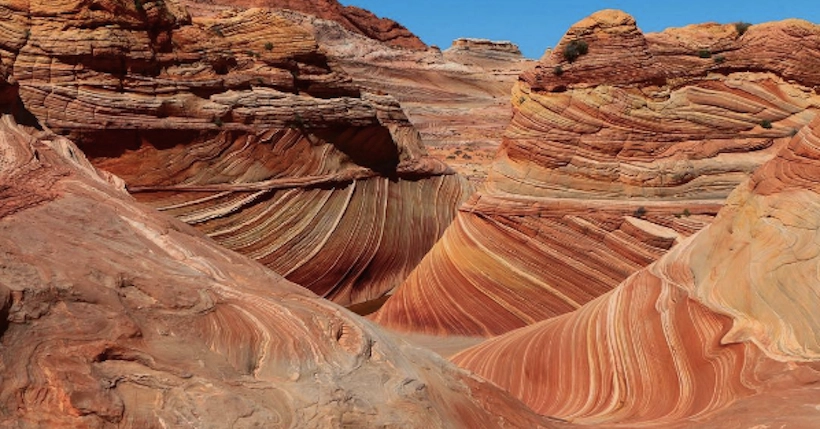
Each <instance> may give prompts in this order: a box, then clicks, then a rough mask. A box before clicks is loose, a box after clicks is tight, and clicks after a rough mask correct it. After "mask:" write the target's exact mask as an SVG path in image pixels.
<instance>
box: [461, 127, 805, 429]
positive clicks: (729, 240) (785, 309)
mask: <svg viewBox="0 0 820 429" xmlns="http://www.w3.org/2000/svg"><path fill="white" fill-rule="evenodd" d="M818 231H820V118H818V119H815V120H814V121H813V123H812V125H811V126H809V127H806V128H803V130H802V131H801V132H800V133H798V134H797V136H795V138H794V139H793V140H791V142H790V143H789V144H788V146H787V147H785V148H784V149H783V150H781V151H780V152H779V153H778V155H777V156H776V157H775V158H774V159H773V160H771V161H769V162H768V163H766V164H765V165H764V166H763V167H761V168H760V169H758V170H757V171H756V172H755V174H754V175H753V176H752V178H751V180H749V181H747V182H745V183H743V184H741V185H740V186H739V187H738V189H737V190H735V191H734V192H733V193H732V194H731V195H730V196H729V198H728V201H727V203H726V206H725V207H724V208H723V209H722V210H721V212H720V213H719V214H718V216H717V218H716V219H715V222H714V223H713V224H711V225H709V226H707V227H706V228H705V229H703V230H702V231H700V232H699V233H697V234H695V235H694V236H693V237H690V238H689V239H687V240H685V242H683V243H681V244H680V245H678V246H676V247H675V248H674V249H673V250H672V251H670V252H669V253H668V254H666V255H665V256H664V257H663V258H661V259H660V260H659V261H657V262H656V263H654V264H652V265H650V266H649V267H647V268H646V269H644V270H642V271H640V272H638V273H636V274H634V275H632V276H630V277H629V279H627V280H626V281H625V282H624V283H623V284H621V285H620V286H619V287H618V288H616V289H615V290H614V291H612V292H610V293H607V294H606V295H604V296H602V297H600V298H599V299H597V300H595V301H593V302H591V303H589V304H587V305H585V306H583V307H582V308H581V309H579V310H578V311H576V312H574V313H570V314H567V315H564V316H561V317H557V318H554V319H551V320H547V321H544V322H541V323H538V324H536V325H533V326H530V327H526V328H523V329H520V330H517V331H513V332H511V333H508V334H506V335H503V336H500V337H497V338H494V339H491V340H488V341H487V342H485V343H483V344H481V345H479V346H476V347H475V348H472V349H468V350H466V351H464V352H462V353H461V354H459V355H457V356H456V357H455V358H454V361H455V362H457V363H458V364H459V365H461V366H463V367H466V368H469V369H472V370H474V371H475V372H477V373H478V374H481V375H483V376H485V377H487V378H489V379H490V380H493V381H495V382H496V383H498V384H499V385H501V386H503V387H505V388H506V389H508V390H509V391H510V392H512V393H513V394H515V395H516V396H517V397H519V398H521V399H522V400H524V401H525V402H526V403H527V404H529V405H530V406H532V407H533V409H535V410H536V411H538V412H541V413H543V414H548V415H555V416H558V417H562V418H565V419H568V420H572V421H574V422H578V423H584V424H596V423H610V424H614V423H618V424H630V425H637V424H645V423H655V424H658V425H662V426H665V427H669V426H673V425H681V426H691V425H692V424H693V422H700V423H701V424H705V422H709V424H710V425H712V426H713V427H728V426H725V425H731V426H734V427H757V426H755V425H762V424H771V423H773V421H775V420H776V421H777V422H778V423H780V424H783V425H784V426H782V427H810V426H812V422H814V424H816V422H817V421H818V419H820V410H818V408H817V407H816V402H817V401H816V399H817V394H818V382H820V338H818V335H817V333H818V332H820V313H818V312H817V309H818V308H820V293H818V292H820V277H818V272H820V271H818V268H820V252H818V249H820V246H819V245H820V241H818ZM558 392H560V393H558ZM765 403H771V404H774V403H777V404H778V407H780V409H779V410H773V409H766V408H767V407H764V409H765V411H764V410H759V411H752V412H746V411H744V409H749V410H753V409H754V408H755V407H759V406H761V405H760V404H765ZM755 404H758V405H755ZM719 422H722V424H719Z"/></svg>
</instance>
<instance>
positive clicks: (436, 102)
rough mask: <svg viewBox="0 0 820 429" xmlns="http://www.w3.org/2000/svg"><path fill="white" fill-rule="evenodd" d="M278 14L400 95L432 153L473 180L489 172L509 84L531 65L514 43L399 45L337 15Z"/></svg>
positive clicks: (359, 73)
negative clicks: (354, 29)
mask: <svg viewBox="0 0 820 429" xmlns="http://www.w3.org/2000/svg"><path fill="white" fill-rule="evenodd" d="M280 14H281V15H282V16H283V17H285V18H286V19H288V20H290V21H293V22H297V23H299V25H300V26H303V27H305V28H307V29H309V30H310V31H311V32H312V33H313V35H314V36H315V37H316V39H317V40H318V41H319V43H320V44H321V46H322V47H323V48H324V49H326V51H327V52H328V55H329V56H330V57H331V58H333V59H334V61H336V62H338V63H339V64H340V66H341V67H342V68H344V69H345V70H346V71H347V72H348V73H349V74H350V76H351V77H352V78H353V80H354V81H355V82H356V83H357V84H359V85H361V86H362V87H364V88H368V89H369V90H371V91H373V92H377V93H386V94H390V95H393V96H394V97H396V98H397V99H398V100H399V102H400V103H401V105H402V108H403V109H404V110H405V112H406V113H407V115H408V117H409V118H410V121H411V122H413V125H414V126H415V127H416V128H417V129H418V130H419V132H420V134H421V136H422V140H423V141H424V143H425V145H426V146H427V147H428V148H430V153H431V155H433V156H437V157H438V158H439V159H445V160H446V162H447V164H448V165H451V166H452V167H453V169H455V170H456V171H457V172H458V173H459V174H461V175H463V176H467V177H468V178H469V179H471V180H472V181H473V182H476V183H478V182H482V181H483V180H484V179H485V178H486V176H487V169H488V165H489V163H490V161H491V160H492V155H493V154H494V153H495V151H496V150H497V148H498V146H499V144H500V143H501V136H502V134H503V132H504V129H505V128H506V126H507V125H508V124H509V122H510V118H511V117H512V112H511V110H510V108H509V102H508V100H509V96H510V91H511V90H512V87H513V84H514V83H515V81H516V80H517V78H518V75H519V74H521V72H522V71H523V70H524V69H526V68H528V67H530V66H531V65H532V64H533V61H532V60H529V59H526V58H524V57H523V56H522V55H521V53H520V52H518V48H517V47H515V46H514V45H512V44H507V43H504V42H484V41H475V42H466V41H465V42H464V43H468V44H469V45H470V46H472V48H471V49H459V48H457V47H452V48H450V49H447V50H445V51H443V52H442V51H441V50H440V49H438V48H436V47H431V49H428V50H426V51H411V50H406V49H395V48H392V47H390V46H387V45H385V44H384V43H378V42H376V41H374V40H372V39H367V38H365V37H363V36H360V35H358V34H356V33H353V32H350V31H348V30H347V29H345V28H344V27H343V26H342V25H341V24H339V23H337V22H334V21H328V20H323V19H317V18H316V17H314V16H309V15H305V14H301V13H297V12H291V11H281V12H280ZM454 43H455V44H456V45H458V44H459V43H460V42H458V41H456V42H454Z"/></svg>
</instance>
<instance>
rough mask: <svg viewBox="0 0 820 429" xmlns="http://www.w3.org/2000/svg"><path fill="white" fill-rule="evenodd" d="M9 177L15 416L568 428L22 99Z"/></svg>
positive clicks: (10, 405)
mask: <svg viewBox="0 0 820 429" xmlns="http://www.w3.org/2000/svg"><path fill="white" fill-rule="evenodd" d="M3 107H4V108H7V107H8V106H3ZM0 183H1V184H2V185H0V249H2V251H0V316H2V322H3V323H2V324H1V325H0V336H1V337H2V347H0V377H2V380H3V383H2V384H0V404H2V407H0V426H2V427H15V428H46V427H47V428H139V429H153V428H167V427H175V428H226V427H266V428H274V427H295V428H337V427H398V426H401V427H416V428H453V427H465V428H467V427H483V428H496V427H510V428H530V427H542V428H548V427H558V426H556V425H555V424H554V422H553V421H552V420H549V419H544V418H540V417H538V416H537V415H535V414H534V413H532V411H530V410H529V409H527V408H526V407H525V406H524V405H523V404H522V403H521V402H519V401H517V400H515V399H513V398H512V397H511V396H509V395H508V394H506V393H504V392H502V391H501V390H499V389H498V388H497V387H495V386H493V385H491V384H489V383H487V382H485V381H482V380H480V379H479V378H477V377H474V376H471V375H468V374H467V373H466V372H464V371H461V370H459V369H457V368H456V367H455V366H453V365H451V364H449V363H447V362H445V361H443V360H442V359H441V358H439V357H437V356H436V355H434V354H432V353H430V352H427V351H424V350H421V349H416V348H413V347H410V346H408V345H406V344H403V343H402V344H399V343H396V342H395V341H394V340H393V339H392V338H391V337H390V336H389V335H387V334H385V333H383V332H382V331H381V330H380V329H379V328H377V327H376V326H374V325H373V324H371V323H369V322H367V321H365V320H363V319H361V318H359V317H357V316H355V315H353V314H352V313H350V312H348V311H346V310H344V309H342V308H341V307H339V306H337V305H335V304H333V303H331V302H329V301H326V300H323V299H321V298H319V297H317V296H316V295H314V294H312V293H310V292H309V291H307V290H306V289H304V288H302V287H300V286H297V285H296V284H293V283H291V282H288V281H287V280H285V279H283V278H282V277H280V276H279V275H276V274H274V273H273V272H271V271H270V270H268V269H266V268H265V267H263V266H262V265H260V264H258V263H256V262H253V261H252V260H250V259H249V258H247V257H244V256H241V255H239V254H236V253H234V252H230V251H227V250H225V249H224V248H222V247H220V246H218V245H217V244H216V243H214V242H213V241H212V240H209V239H207V238H206V237H205V236H204V235H202V234H201V233H199V232H198V231H196V230H195V229H193V228H191V227H189V226H187V225H186V224H184V223H182V222H180V221H178V220H176V219H174V218H172V217H170V216H165V215H162V214H160V213H157V212H156V211H154V210H152V209H150V208H148V207H146V206H145V205H142V204H139V203H137V202H136V201H135V200H134V199H133V198H132V197H130V196H129V195H128V193H127V192H125V189H124V184H123V182H122V181H121V180H119V179H118V178H116V177H114V176H111V175H109V174H107V173H104V172H100V171H97V170H96V169H95V168H94V167H93V166H92V165H91V164H90V163H89V162H88V161H87V160H86V159H85V158H84V156H83V154H82V152H81V151H80V150H79V149H78V148H77V146H75V145H74V144H73V143H71V142H70V141H69V140H67V139H65V138H63V137H59V136H57V135H54V134H52V133H50V132H47V131H43V132H37V131H36V130H34V129H33V128H30V127H21V126H19V125H17V124H16V123H15V120H14V119H13V118H12V116H11V115H8V114H5V115H3V116H2V118H0Z"/></svg>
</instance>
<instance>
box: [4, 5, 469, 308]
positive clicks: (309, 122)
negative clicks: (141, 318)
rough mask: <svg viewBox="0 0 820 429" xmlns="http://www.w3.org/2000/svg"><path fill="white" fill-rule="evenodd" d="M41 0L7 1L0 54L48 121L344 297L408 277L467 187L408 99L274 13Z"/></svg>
mask: <svg viewBox="0 0 820 429" xmlns="http://www.w3.org/2000/svg"><path fill="white" fill-rule="evenodd" d="M136 5H139V7H137V6H136ZM29 6H30V7H22V6H20V7H18V5H16V4H11V5H8V4H7V5H4V6H0V10H2V13H3V14H4V16H7V17H8V19H6V20H4V21H3V22H4V24H3V27H2V30H3V32H4V33H3V37H2V38H0V40H2V45H0V57H2V61H3V65H4V66H5V67H6V69H7V70H8V71H9V73H10V74H11V75H12V77H13V79H14V80H15V81H16V82H17V83H18V84H19V87H20V97H21V99H22V103H23V105H24V106H25V107H26V108H28V110H29V111H30V112H31V113H33V115H34V117H36V119H38V120H39V121H40V123H41V124H42V125H45V126H47V127H49V128H50V129H53V130H55V131H57V132H59V133H62V134H64V135H68V136H71V137H72V138H73V139H74V140H75V141H76V142H77V144H78V145H79V146H80V148H81V149H82V150H83V151H84V152H85V153H86V154H87V155H88V157H89V159H90V161H91V162H92V163H93V164H95V165H96V166H99V167H101V168H103V169H106V170H107V171H110V172H112V173H115V174H116V175H118V176H119V177H121V178H123V179H124V180H125V182H126V184H127V186H128V189H129V191H130V192H132V193H133V194H134V195H135V196H136V197H137V199H139V200H140V201H143V202H146V203H148V204H150V205H152V206H153V207H155V208H158V209H159V210H162V211H165V212H168V213H170V214H173V215H174V216H176V217H178V218H180V219H182V220H184V221H186V222H188V223H189V224H191V225H194V226H196V227H197V228H198V229H200V230H201V231H203V232H205V233H207V234H208V235H209V236H211V237H212V238H214V239H215V240H217V241H218V242H220V243H221V244H223V245H224V246H226V247H228V248H230V249H232V250H236V251H238V252H240V253H243V254H246V255H249V256H251V257H253V258H254V259H256V260H258V261H261V262H263V263H264V264H266V265H267V266H269V267H271V268H273V269H274V270H275V271H276V272H278V273H280V274H283V275H285V276H286V277H287V278H288V279H291V280H293V281H296V282H298V283H300V284H302V285H304V286H306V287H309V288H310V289H312V290H313V291H315V292H317V293H319V294H320V295H322V296H325V297H328V298H330V299H332V300H334V301H336V302H338V303H342V304H351V303H356V302H362V301H367V300H370V299H375V298H378V297H380V296H382V295H383V294H385V293H386V292H387V291H389V290H391V289H392V288H394V287H395V286H396V285H398V284H399V283H400V282H401V281H402V280H403V279H404V278H406V276H407V274H408V273H409V272H410V270H411V269H412V268H413V267H414V266H415V265H416V264H417V263H418V262H419V261H420V260H421V258H422V257H423V255H424V254H425V253H426V252H427V251H428V249H429V248H430V247H431V246H432V245H433V243H434V242H435V241H436V239H437V238H438V237H439V236H440V235H441V234H442V232H443V231H444V229H445V227H446V226H447V225H448V224H449V223H450V221H451V219H452V218H453V216H454V212H455V209H456V207H457V206H458V204H460V202H461V201H462V200H463V198H464V197H465V196H466V195H467V192H468V189H469V187H468V185H467V183H466V182H465V181H464V180H463V179H461V178H459V177H458V176H455V175H453V172H452V171H451V170H450V169H449V168H448V167H447V166H446V165H445V164H443V163H441V162H439V161H436V160H435V159H433V158H430V157H428V156H426V153H425V149H424V147H423V146H422V144H421V141H420V139H419V135H418V133H417V132H416V130H415V129H414V128H413V127H412V125H411V124H410V123H409V122H408V121H407V119H406V117H405V116H404V114H403V113H402V111H401V108H400V107H399V105H398V103H396V102H395V100H394V99H392V98H391V97H388V96H381V95H371V94H367V93H363V92H362V91H361V90H360V89H359V87H358V86H356V85H355V84H353V83H352V82H351V81H350V78H349V77H347V76H346V75H345V74H344V73H343V72H340V71H338V68H337V67H335V66H334V65H333V64H331V63H329V61H328V59H327V58H326V56H325V55H324V54H323V53H322V52H321V51H320V50H319V48H318V46H317V43H316V41H315V40H314V38H313V37H312V36H311V35H310V34H309V33H308V32H306V31H305V30H302V29H300V28H299V27H297V26H295V25H294V24H292V23H290V22H288V21H286V20H284V19H282V18H280V17H278V16H276V15H274V14H273V13H272V12H270V10H267V9H251V10H246V11H238V12H237V11H229V12H224V13H223V14H221V15H219V16H218V17H214V18H201V19H197V20H195V21H193V22H192V21H191V18H190V17H189V16H188V15H187V14H186V13H185V12H184V10H183V9H181V8H180V7H178V6H177V5H176V4H175V3H174V2H170V1H165V2H159V1H157V2H136V3H135V2H117V1H103V2H100V1H91V0H87V1H86V0H83V1H79V2H62V3H57V4H54V3H53V2H38V1H31V2H29ZM407 225H412V226H413V229H414V232H415V233H414V234H412V235H410V234H407V233H406V228H407Z"/></svg>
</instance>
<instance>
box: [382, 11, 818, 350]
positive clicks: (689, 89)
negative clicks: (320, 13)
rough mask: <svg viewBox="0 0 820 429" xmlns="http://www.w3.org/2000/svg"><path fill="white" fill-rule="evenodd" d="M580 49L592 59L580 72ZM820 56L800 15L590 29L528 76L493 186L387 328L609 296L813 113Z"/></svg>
mask: <svg viewBox="0 0 820 429" xmlns="http://www.w3.org/2000/svg"><path fill="white" fill-rule="evenodd" d="M687 37H688V38H690V39H691V42H690V41H687ZM576 39H583V40H585V41H586V42H587V43H588V46H589V52H588V54H587V55H583V56H580V57H579V58H578V59H577V60H576V61H575V62H573V63H569V62H567V61H565V60H563V57H562V56H561V54H559V53H560V52H562V47H563V46H565V45H566V44H568V43H569V42H570V41H572V40H576ZM673 40H674V43H673ZM762 40H767V41H768V43H767V44H763V43H762V42H761V41H762ZM675 43H677V44H678V45H674V44H675ZM699 46H700V47H702V49H704V50H705V49H707V48H708V49H711V54H712V55H715V56H716V55H718V54H723V53H724V52H725V57H724V59H723V60H715V59H714V58H700V56H701V54H700V53H699V52H698V50H697V49H695V48H697V47H699ZM817 46H820V28H818V27H817V26H814V25H812V24H809V23H807V22H804V21H796V20H791V21H783V22H780V23H773V24H766V25H759V26H753V27H751V28H750V29H749V30H748V32H746V33H745V34H744V35H742V36H739V35H738V33H737V31H736V29H735V27H734V26H720V27H717V28H716V27H713V26H694V27H687V28H685V29H673V30H667V32H664V33H660V34H656V35H649V36H646V37H644V36H643V34H641V32H640V31H639V30H638V29H637V27H636V25H635V21H634V19H632V17H630V16H629V15H626V14H624V13H622V12H618V11H603V12H599V13H597V14H595V15H593V16H591V17H590V18H587V19H585V20H583V21H581V22H579V23H578V24H576V25H575V26H574V27H573V28H572V29H570V30H569V32H568V33H567V35H566V36H565V38H564V39H563V40H562V42H561V43H560V44H559V46H558V49H556V51H555V53H553V54H552V56H551V57H550V58H548V59H547V60H545V61H544V62H542V63H541V64H539V65H538V66H536V68H535V69H532V70H530V71H528V72H525V73H524V74H523V75H522V76H521V79H520V81H519V82H518V84H517V85H516V87H515V88H514V90H513V107H514V109H515V116H514V118H513V120H512V123H511V124H510V126H509V128H508V129H507V132H506V135H505V138H504V142H503V144H502V147H501V149H500V151H499V153H498V155H497V157H496V160H495V163H494V164H493V168H492V171H491V172H490V175H489V177H488V180H487V182H486V185H485V187H484V188H483V189H482V190H480V191H479V192H477V193H476V194H474V195H473V196H472V197H471V198H470V199H469V201H468V202H467V203H465V204H464V205H463V206H462V207H461V209H460V211H459V214H458V216H457V218H456V220H455V222H454V223H453V225H452V226H451V227H450V228H449V229H448V230H447V231H446V232H445V234H444V236H443V237H442V239H441V240H440V241H439V242H438V244H437V245H436V246H435V247H434V248H433V249H432V250H431V251H430V253H429V254H428V255H427V257H425V259H424V260H423V261H422V262H421V264H420V265H419V266H418V267H417V268H416V269H415V270H414V271H413V273H412V274H411V275H410V277H409V278H408V280H407V281H406V282H405V283H404V284H403V285H402V286H401V287H400V288H399V290H398V291H397V293H396V294H395V295H393V297H392V298H391V299H390V300H388V301H387V303H386V305H385V306H384V307H383V308H382V309H381V311H380V312H379V313H377V314H376V315H375V320H377V321H378V322H379V323H381V324H383V325H385V326H389V327H391V328H394V329H398V330H404V331H418V332H425V333H430V334H439V335H444V334H458V335H485V336H488V335H496V334H501V333H504V332H506V331H509V330H511V329H514V328H519V327H522V326H525V325H528V324H531V323H533V322H536V321H539V320H543V319H547V318H550V317H553V316H557V315H560V314H563V313H566V312H568V311H572V310H574V309H577V308H579V307H580V306H581V305H583V304H585V303H587V302H589V301H590V300H592V299H594V298H595V297H597V296H600V295H601V294H603V293H605V292H607V291H609V290H611V289H612V288H614V287H615V286H616V285H618V284H619V283H620V282H621V281H623V280H624V279H626V278H627V277H628V276H629V275H630V274H632V273H634V272H635V271H637V270H639V269H640V268H642V267H644V266H646V265H648V264H650V263H651V262H653V261H655V260H656V259H658V258H659V257H660V256H662V255H663V254H664V253H666V252H667V251H668V250H669V249H670V248H671V247H672V246H673V245H675V243H678V242H680V241H682V240H684V239H686V237H688V236H690V235H691V234H693V233H694V232H696V231H698V230H699V229H701V228H703V227H704V226H705V225H707V224H708V223H709V222H710V221H711V220H712V218H713V216H714V214H715V213H716V212H717V211H718V210H719V208H720V207H721V206H722V205H723V203H724V201H725V198H726V197H727V195H728V194H729V192H730V191H731V190H732V189H734V188H735V187H736V186H737V185H738V184H739V183H741V182H742V181H743V180H744V179H746V178H747V177H748V175H749V174H750V173H751V172H753V171H754V170H755V169H756V168H758V166H760V165H761V164H763V163H764V162H766V161H767V160H769V159H771V158H772V157H773V156H774V154H775V153H776V152H777V151H778V150H779V149H780V148H782V147H783V146H784V145H785V144H786V142H788V141H789V139H790V138H791V136H792V135H794V134H795V133H796V132H797V130H799V129H800V128H801V127H803V126H804V125H805V124H807V123H808V122H809V121H810V120H811V119H812V118H813V117H815V116H816V112H817V108H818V106H820V97H819V96H818V90H817V88H818V85H820V72H818V70H820V55H816V54H817V52H816V47H817ZM791 50H797V51H800V52H804V51H805V52H809V53H811V52H814V55H813V56H812V55H807V54H800V55H801V58H802V59H803V61H794V60H792V59H791V58H786V55H785V52H786V51H789V52H790V51H791ZM779 59H782V61H779ZM556 67H561V68H562V69H561V72H558V71H556Z"/></svg>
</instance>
